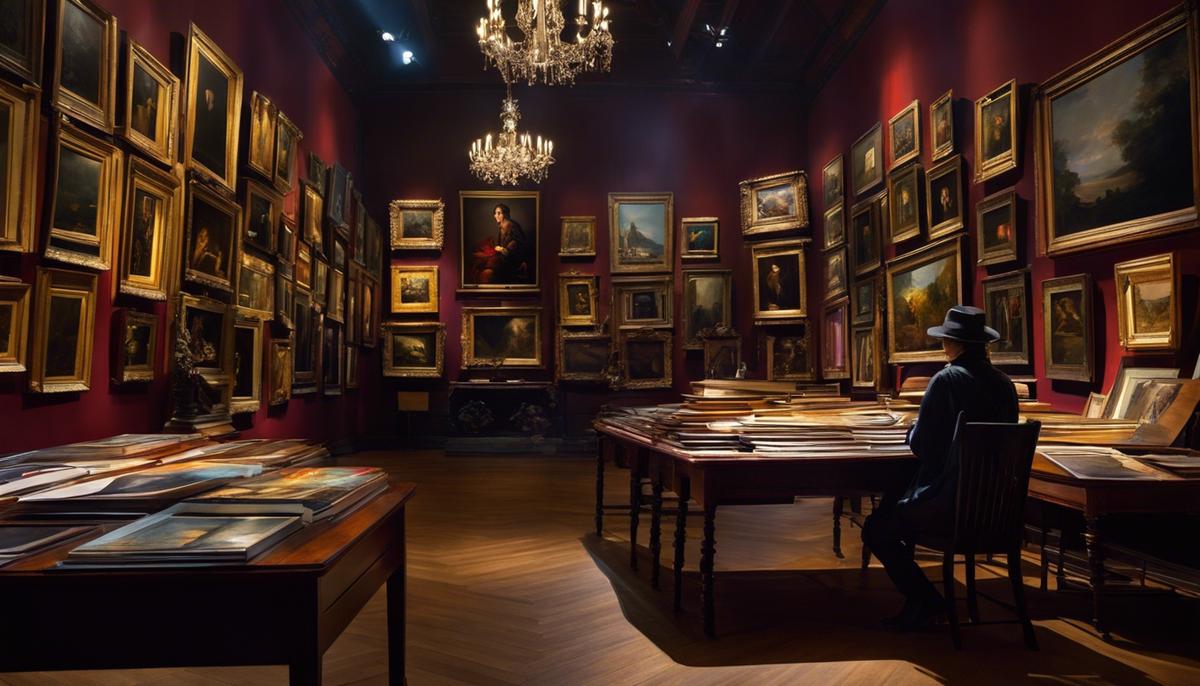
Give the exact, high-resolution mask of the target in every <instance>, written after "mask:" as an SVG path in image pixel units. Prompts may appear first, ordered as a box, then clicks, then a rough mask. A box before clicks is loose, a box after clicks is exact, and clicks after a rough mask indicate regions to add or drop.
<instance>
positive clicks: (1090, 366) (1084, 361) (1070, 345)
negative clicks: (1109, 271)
mask: <svg viewBox="0 0 1200 686" xmlns="http://www.w3.org/2000/svg"><path fill="white" fill-rule="evenodd" d="M1042 327H1043V336H1042V343H1043V345H1044V346H1045V349H1044V351H1043V355H1044V359H1045V363H1046V377H1047V378H1049V379H1068V380H1072V381H1091V380H1092V377H1093V371H1094V358H1093V354H1094V352H1093V349H1092V277H1091V275H1089V274H1076V275H1074V276H1063V277H1059V278H1056V279H1047V280H1045V281H1043V282H1042Z"/></svg>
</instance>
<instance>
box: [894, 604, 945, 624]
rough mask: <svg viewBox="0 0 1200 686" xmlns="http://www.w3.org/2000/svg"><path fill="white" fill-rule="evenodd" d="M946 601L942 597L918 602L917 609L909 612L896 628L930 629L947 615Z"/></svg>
mask: <svg viewBox="0 0 1200 686" xmlns="http://www.w3.org/2000/svg"><path fill="white" fill-rule="evenodd" d="M945 614H946V601H944V600H942V599H941V598H937V599H936V600H925V601H922V602H920V603H917V604H916V609H915V610H914V611H913V612H912V613H911V614H909V615H908V616H907V617H906V618H905V619H904V621H902V622H901V623H899V624H898V625H897V626H896V628H897V629H899V630H900V631H921V630H922V629H928V628H929V627H931V626H933V624H934V623H935V622H936V621H937V620H938V619H940V618H941V617H943V616H945Z"/></svg>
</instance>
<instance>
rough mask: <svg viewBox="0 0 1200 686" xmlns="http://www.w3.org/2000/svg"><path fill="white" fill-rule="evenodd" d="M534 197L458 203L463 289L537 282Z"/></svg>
mask: <svg viewBox="0 0 1200 686" xmlns="http://www.w3.org/2000/svg"><path fill="white" fill-rule="evenodd" d="M537 203H538V200H537V198H536V197H532V196H530V197H521V198H475V197H464V198H463V199H462V208H463V217H462V222H463V224H462V231H463V236H462V239H463V243H462V247H461V250H462V279H463V281H462V283H463V286H467V287H469V286H534V285H537V282H538V254H537V253H538V251H537V246H538V226H537V217H538V206H537Z"/></svg>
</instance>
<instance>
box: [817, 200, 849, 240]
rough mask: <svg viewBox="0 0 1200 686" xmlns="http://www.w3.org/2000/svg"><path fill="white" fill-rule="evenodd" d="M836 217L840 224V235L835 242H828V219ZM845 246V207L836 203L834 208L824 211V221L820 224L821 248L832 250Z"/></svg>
mask: <svg viewBox="0 0 1200 686" xmlns="http://www.w3.org/2000/svg"><path fill="white" fill-rule="evenodd" d="M835 213H836V215H837V216H838V217H839V220H840V221H841V224H842V230H841V235H840V236H839V237H838V238H837V240H833V241H831V240H830V233H831V232H830V231H829V226H830V219H831V218H832V217H833V216H835ZM845 244H846V206H845V204H844V203H838V204H837V205H836V206H834V207H831V208H829V209H827V210H825V220H824V221H823V222H822V223H821V248H822V249H824V250H832V249H834V248H837V247H841V246H843V245H845Z"/></svg>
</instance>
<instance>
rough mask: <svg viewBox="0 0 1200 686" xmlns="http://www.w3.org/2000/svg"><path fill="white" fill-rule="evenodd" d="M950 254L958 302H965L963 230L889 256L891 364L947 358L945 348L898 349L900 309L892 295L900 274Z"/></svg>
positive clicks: (887, 283) (888, 303)
mask: <svg viewBox="0 0 1200 686" xmlns="http://www.w3.org/2000/svg"><path fill="white" fill-rule="evenodd" d="M947 257H953V258H954V276H955V279H954V280H955V286H956V291H955V294H954V302H955V303H961V302H963V236H962V234H959V235H957V236H952V237H949V238H943V239H942V240H940V241H937V242H934V243H930V244H929V245H926V246H924V247H921V248H918V249H917V250H914V251H912V252H910V253H908V254H906V255H903V256H901V257H896V258H893V259H891V260H888V262H887V270H886V272H885V279H886V290H885V296H884V297H885V298H886V301H887V303H886V304H887V321H888V326H887V349H888V362H889V363H890V364H905V363H908V362H942V361H944V360H945V359H946V358H945V355H944V354H943V353H942V351H941V349H937V350H918V351H908V352H897V350H896V327H895V322H896V313H895V307H894V303H895V298H893V297H892V296H893V292H894V290H895V286H894V282H895V278H896V275H897V274H899V273H903V272H909V271H912V270H914V269H918V268H920V267H923V266H925V265H927V264H930V263H932V262H936V261H938V260H942V259H945V258H947Z"/></svg>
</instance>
